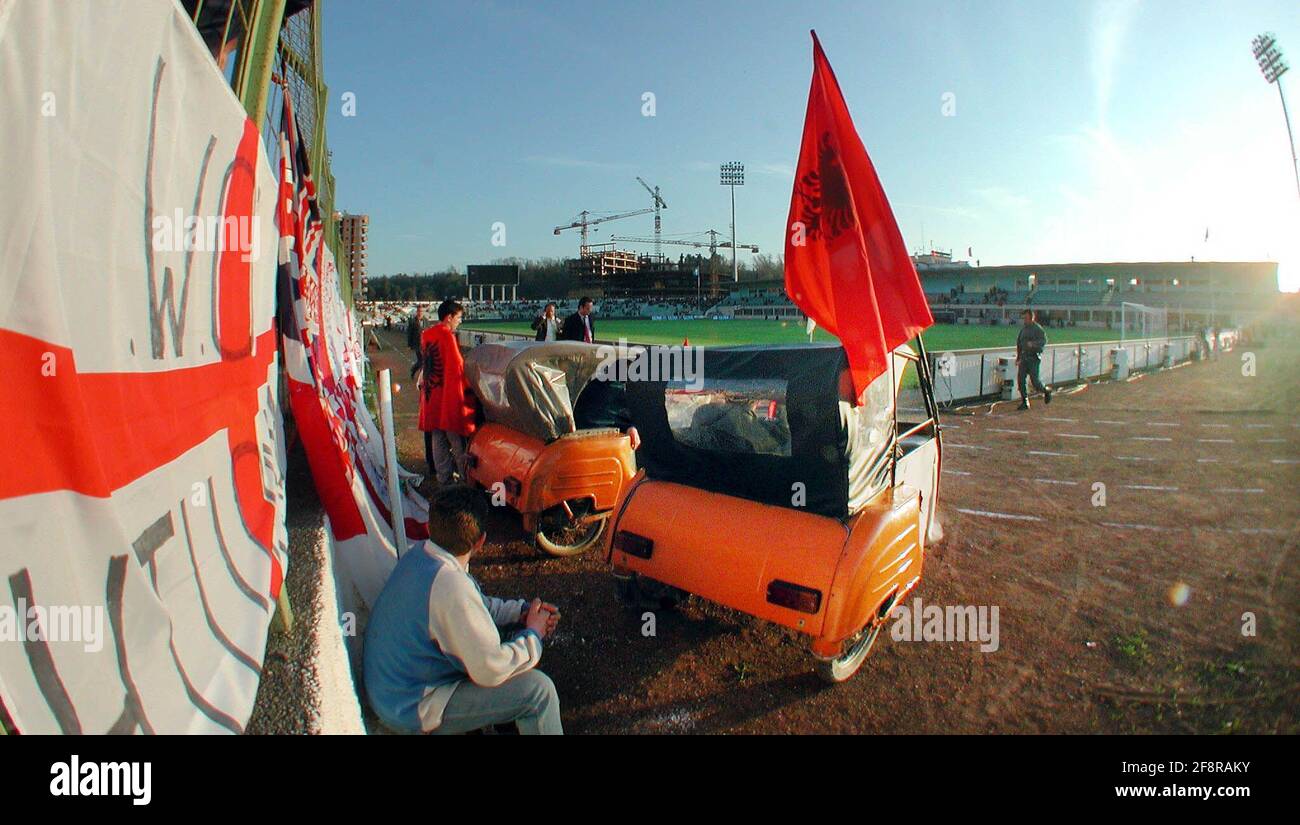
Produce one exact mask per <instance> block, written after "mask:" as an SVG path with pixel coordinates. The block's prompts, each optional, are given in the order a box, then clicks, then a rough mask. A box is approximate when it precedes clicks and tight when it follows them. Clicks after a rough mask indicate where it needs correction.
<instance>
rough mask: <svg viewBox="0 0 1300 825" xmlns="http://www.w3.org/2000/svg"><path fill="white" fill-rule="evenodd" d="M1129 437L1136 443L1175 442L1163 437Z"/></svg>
mask: <svg viewBox="0 0 1300 825" xmlns="http://www.w3.org/2000/svg"><path fill="white" fill-rule="evenodd" d="M1129 437H1130V438H1132V439H1133V440H1134V441H1173V439H1172V438H1166V437H1165V436H1163V435H1134V436H1129Z"/></svg>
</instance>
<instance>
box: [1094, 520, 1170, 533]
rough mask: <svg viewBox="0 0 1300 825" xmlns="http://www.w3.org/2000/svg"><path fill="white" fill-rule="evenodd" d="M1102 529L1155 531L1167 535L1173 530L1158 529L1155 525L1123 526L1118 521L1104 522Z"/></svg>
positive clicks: (1167, 528)
mask: <svg viewBox="0 0 1300 825" xmlns="http://www.w3.org/2000/svg"><path fill="white" fill-rule="evenodd" d="M1101 526H1102V527H1114V528H1116V529H1119V530H1154V531H1156V532H1157V533H1167V532H1169V530H1170V529H1171V528H1169V527H1158V526H1156V525H1154V524H1121V523H1119V522H1116V521H1103V522H1102V523H1101Z"/></svg>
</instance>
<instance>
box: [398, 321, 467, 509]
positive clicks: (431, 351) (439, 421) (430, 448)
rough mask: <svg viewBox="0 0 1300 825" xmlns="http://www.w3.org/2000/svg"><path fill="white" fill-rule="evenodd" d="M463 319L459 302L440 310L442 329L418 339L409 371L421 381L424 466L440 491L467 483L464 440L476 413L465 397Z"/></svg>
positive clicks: (437, 326) (438, 327) (430, 330)
mask: <svg viewBox="0 0 1300 825" xmlns="http://www.w3.org/2000/svg"><path fill="white" fill-rule="evenodd" d="M464 315H465V309H464V307H462V306H461V305H460V303H459V302H457V301H452V300H447V301H443V302H442V303H441V304H439V305H438V323H436V324H434V325H433V326H431V327H429V328H428V329H427V330H425V331H424V334H423V335H422V336H421V337H420V354H419V356H418V357H417V358H416V360H415V363H414V364H412V365H411V375H412V376H413V377H414V376H416V375H417V374H418V375H419V378H418V380H417V381H416V387H417V388H418V389H419V391H420V429H421V430H423V431H424V460H425V461H426V462H427V463H428V465H429V473H430V475H434V476H436V477H437V480H438V484H439V485H446V484H450V483H451V482H452V480H453V475H454V474H455V475H459V476H460V478H461V479H464V478H465V439H466V438H467V437H468V436H470V435H472V434H473V432H474V407H473V406H472V405H471V402H470V398H469V397H467V395H466V392H465V390H466V389H467V387H468V383H467V382H466V379H465V359H464V357H463V356H461V354H460V345H459V344H458V343H457V342H456V329H457V328H458V327H459V326H460V322H461V319H462V318H463V317H464Z"/></svg>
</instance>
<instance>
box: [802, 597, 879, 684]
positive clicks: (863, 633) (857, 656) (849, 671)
mask: <svg viewBox="0 0 1300 825" xmlns="http://www.w3.org/2000/svg"><path fill="white" fill-rule="evenodd" d="M897 601H898V593H896V592H895V593H893V594H892V595H890V597H889V598H888V599H886V600H885V601H884V603H883V604H881V605H880V609H879V610H877V611H876V616H875V619H874V620H873V621H871V622H868V623H867V626H866V627H864V628H862V629H861V630H859V631H858V632H857V633H855V634H853V635H852V636H850V637H849V638H847V639H845V640H844V648H843V652H841V653H840V655H839V656H837V657H835V658H834V659H817V660H816V661H817V664H816V670H817V675H818V676H820V677H821V678H822V681H825V682H830V683H831V684H833V685H835V684H839V683H840V682H843V681H845V680H847V679H849V678H851V677H852V676H853V674H855V673H857V672H858V668H860V667H862V663H863V662H865V661H866V660H867V656H869V655H870V654H871V648H873V647H875V645H876V637H877V636H879V635H880V629H881V628H882V627H884V626H885V622H886V621H887V620H888V619H889V614H890V613H891V612H893V610H894V604H895V603H896V602H897Z"/></svg>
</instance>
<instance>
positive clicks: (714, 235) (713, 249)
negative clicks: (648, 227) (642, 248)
mask: <svg viewBox="0 0 1300 825" xmlns="http://www.w3.org/2000/svg"><path fill="white" fill-rule="evenodd" d="M701 234H704V235H708V236H709V241H708V243H705V242H704V241H676V240H667V241H665V240H661V239H660V238H628V237H622V236H617V235H615V236H611V237H610V240H611V241H613V242H614V243H652V244H654V245H655V248H656V252H655V254H656V255H658V254H659V253H658V251H657V250H658V246H659V244H661V243H667V244H674V245H675V246H693V247H695V248H696V249H704V248H706V247H707V248H708V250H709V257H710V258H711V257H713V256H714V255H716V254H718V250H719V249H730V248H731V241H722V242H721V243H719V242H718V236H719V235H721V234H722V233H721V232H719V231H718V230H716V229H710V230H709V231H708V232H704V233H701ZM736 248H737V249H748V250H749V251H750V252H754V253H757V252H758V247H757V246H756V245H754V244H747V243H738V244H736Z"/></svg>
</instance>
